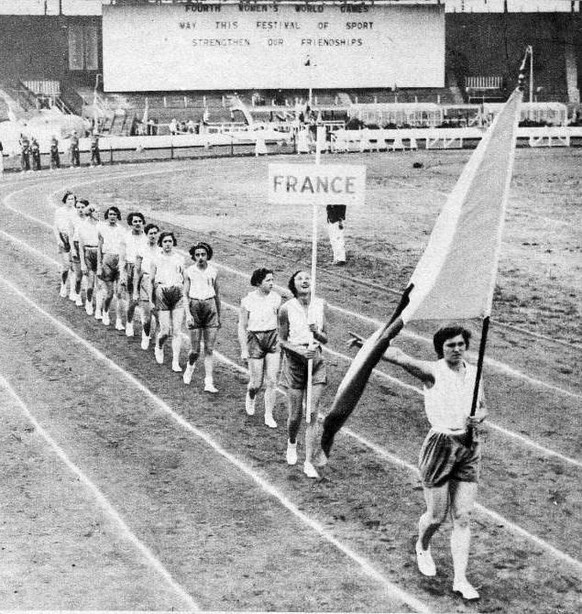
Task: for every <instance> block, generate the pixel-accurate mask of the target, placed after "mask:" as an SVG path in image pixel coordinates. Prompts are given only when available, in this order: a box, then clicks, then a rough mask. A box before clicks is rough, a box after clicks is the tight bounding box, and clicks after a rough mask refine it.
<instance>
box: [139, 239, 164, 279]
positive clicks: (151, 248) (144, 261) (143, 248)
mask: <svg viewBox="0 0 582 614" xmlns="http://www.w3.org/2000/svg"><path fill="white" fill-rule="evenodd" d="M161 253H162V250H161V248H160V247H159V246H158V244H157V243H156V244H155V245H150V243H149V241H147V240H146V242H145V243H144V244H143V245H140V246H139V248H138V250H137V254H136V257H137V256H139V257H140V258H141V273H142V275H149V274H150V273H151V271H152V260H153V259H154V258H157V257H158V256H159V255H160V254H161Z"/></svg>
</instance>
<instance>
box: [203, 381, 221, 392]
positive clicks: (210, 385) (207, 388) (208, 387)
mask: <svg viewBox="0 0 582 614" xmlns="http://www.w3.org/2000/svg"><path fill="white" fill-rule="evenodd" d="M204 392H212V394H216V393H217V392H218V390H217V389H216V388H215V386H214V382H213V381H212V380H211V379H205V380H204Z"/></svg>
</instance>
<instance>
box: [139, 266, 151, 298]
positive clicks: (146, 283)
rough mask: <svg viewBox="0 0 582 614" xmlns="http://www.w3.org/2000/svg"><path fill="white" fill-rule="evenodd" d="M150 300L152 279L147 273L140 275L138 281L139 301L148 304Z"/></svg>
mask: <svg viewBox="0 0 582 614" xmlns="http://www.w3.org/2000/svg"><path fill="white" fill-rule="evenodd" d="M151 299H152V278H151V277H150V276H149V274H148V273H142V276H141V279H140V280H139V300H140V301H143V302H144V303H149V302H150V301H151Z"/></svg>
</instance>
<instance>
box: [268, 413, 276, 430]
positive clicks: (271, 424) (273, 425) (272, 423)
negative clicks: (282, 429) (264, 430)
mask: <svg viewBox="0 0 582 614" xmlns="http://www.w3.org/2000/svg"><path fill="white" fill-rule="evenodd" d="M265 424H266V425H267V426H268V427H269V428H270V429H276V428H277V423H276V422H275V419H274V418H273V416H272V414H267V413H266V414H265Z"/></svg>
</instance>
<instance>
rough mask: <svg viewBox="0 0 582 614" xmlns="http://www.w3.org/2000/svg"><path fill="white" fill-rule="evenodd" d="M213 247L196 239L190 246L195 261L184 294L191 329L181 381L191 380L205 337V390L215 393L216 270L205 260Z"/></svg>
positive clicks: (217, 321)
mask: <svg viewBox="0 0 582 614" xmlns="http://www.w3.org/2000/svg"><path fill="white" fill-rule="evenodd" d="M212 253H213V252H212V247H210V245H208V243H204V242H199V243H197V244H196V245H193V246H192V247H191V248H190V256H191V257H192V260H194V264H192V265H191V266H189V267H188V268H187V269H186V280H185V284H184V293H185V294H186V297H187V301H188V304H187V305H186V323H187V326H188V329H189V330H190V339H191V342H192V347H191V349H190V354H189V355H188V364H187V366H186V370H185V371H184V383H185V384H189V383H190V382H191V381H192V373H193V372H194V367H195V366H196V360H197V359H198V356H200V342H201V340H202V338H204V374H205V377H204V390H205V392H212V393H215V392H218V390H217V389H216V387H215V386H214V373H213V369H214V356H213V353H214V344H215V343H216V335H217V333H218V329H219V328H220V308H221V305H220V292H219V288H218V270H217V269H216V267H215V266H214V265H212V264H210V263H209V262H208V261H209V260H211V259H212Z"/></svg>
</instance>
